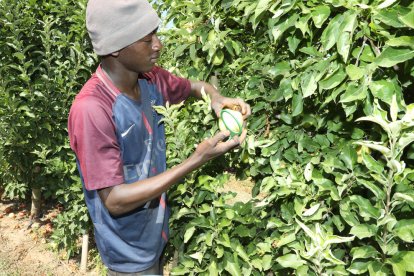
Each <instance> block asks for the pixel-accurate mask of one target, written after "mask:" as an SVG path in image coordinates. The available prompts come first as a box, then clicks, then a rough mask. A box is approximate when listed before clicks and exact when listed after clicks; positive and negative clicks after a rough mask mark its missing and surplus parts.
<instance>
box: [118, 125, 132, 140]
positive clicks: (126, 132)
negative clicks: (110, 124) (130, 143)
mask: <svg viewBox="0 0 414 276" xmlns="http://www.w3.org/2000/svg"><path fill="white" fill-rule="evenodd" d="M134 126H135V124H133V125H132V126H130V127H129V128H128V129H127V130H125V131H124V132H122V133H121V137H125V136H126V135H127V134H128V133H129V132H130V131H131V129H132V128H133V127H134Z"/></svg>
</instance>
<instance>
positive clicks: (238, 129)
mask: <svg viewBox="0 0 414 276" xmlns="http://www.w3.org/2000/svg"><path fill="white" fill-rule="evenodd" d="M219 128H220V130H221V131H224V130H229V131H230V136H234V135H240V134H241V133H242V131H243V115H242V114H241V113H240V112H239V111H236V110H232V109H222V110H221V113H220V118H219Z"/></svg>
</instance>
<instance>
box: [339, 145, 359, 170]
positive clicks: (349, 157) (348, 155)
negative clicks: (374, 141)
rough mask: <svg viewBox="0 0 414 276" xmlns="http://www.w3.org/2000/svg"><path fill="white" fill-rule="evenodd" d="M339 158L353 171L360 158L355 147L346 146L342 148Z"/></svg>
mask: <svg viewBox="0 0 414 276" xmlns="http://www.w3.org/2000/svg"><path fill="white" fill-rule="evenodd" d="M339 158H340V159H341V160H342V161H343V162H344V163H345V166H346V167H347V168H348V169H351V170H352V169H353V168H354V165H355V164H356V162H357V159H358V156H357V153H356V151H355V149H354V148H353V147H351V146H350V145H346V146H344V147H343V148H342V151H341V154H340V155H339Z"/></svg>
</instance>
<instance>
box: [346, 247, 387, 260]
mask: <svg viewBox="0 0 414 276" xmlns="http://www.w3.org/2000/svg"><path fill="white" fill-rule="evenodd" d="M379 254H380V253H379V252H378V251H377V250H376V249H375V247H373V246H371V245H365V246H361V247H353V248H352V249H351V256H352V260H355V259H369V258H375V257H377V256H378V255H379Z"/></svg>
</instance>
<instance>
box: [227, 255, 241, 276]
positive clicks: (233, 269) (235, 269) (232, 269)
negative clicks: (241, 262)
mask: <svg viewBox="0 0 414 276" xmlns="http://www.w3.org/2000/svg"><path fill="white" fill-rule="evenodd" d="M225 263H226V265H225V267H224V269H225V270H227V272H229V273H230V275H235V276H241V275H242V273H241V271H240V268H239V266H238V265H237V264H236V263H235V261H234V257H233V256H232V255H230V254H226V255H225Z"/></svg>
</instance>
